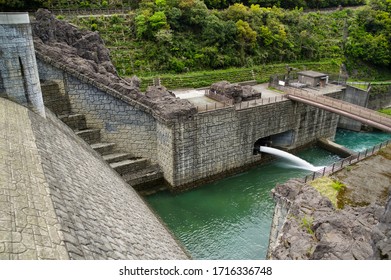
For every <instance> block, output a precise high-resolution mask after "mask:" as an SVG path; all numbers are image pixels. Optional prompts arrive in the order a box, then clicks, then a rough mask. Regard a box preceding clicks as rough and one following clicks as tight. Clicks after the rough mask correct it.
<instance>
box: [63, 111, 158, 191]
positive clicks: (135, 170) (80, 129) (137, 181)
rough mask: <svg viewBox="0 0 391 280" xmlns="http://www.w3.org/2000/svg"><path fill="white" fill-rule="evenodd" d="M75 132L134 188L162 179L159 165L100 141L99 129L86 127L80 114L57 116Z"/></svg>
mask: <svg viewBox="0 0 391 280" xmlns="http://www.w3.org/2000/svg"><path fill="white" fill-rule="evenodd" d="M58 117H59V118H60V120H62V121H63V122H64V123H65V124H67V125H68V126H69V127H70V128H72V129H73V130H74V131H75V134H76V135H78V136H79V137H81V138H82V139H83V140H84V141H86V142H87V143H88V144H90V146H91V147H92V148H93V149H94V150H95V151H96V152H98V153H99V154H100V155H101V156H102V158H103V159H104V160H105V161H106V162H107V163H108V164H109V165H110V166H111V168H113V169H114V170H115V171H117V172H118V173H119V174H120V175H121V176H122V178H123V179H124V180H125V181H126V182H127V183H128V184H129V185H131V186H132V187H134V188H135V189H136V190H139V191H140V192H143V191H145V189H146V186H147V185H148V184H149V185H153V184H154V183H158V182H159V181H163V173H162V171H161V170H160V167H159V165H157V164H152V163H151V162H150V160H149V159H146V158H139V157H135V156H133V155H132V154H131V153H127V152H123V151H117V150H116V144H115V143H107V142H101V135H100V129H94V128H88V127H87V123H86V119H85V116H84V115H82V114H67V115H60V116H58Z"/></svg>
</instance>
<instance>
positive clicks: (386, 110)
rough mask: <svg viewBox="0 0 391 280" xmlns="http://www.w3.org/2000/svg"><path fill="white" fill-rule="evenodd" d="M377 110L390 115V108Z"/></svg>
mask: <svg viewBox="0 0 391 280" xmlns="http://www.w3.org/2000/svg"><path fill="white" fill-rule="evenodd" d="M379 112H380V113H383V114H386V115H389V116H391V108H386V109H381V110H379Z"/></svg>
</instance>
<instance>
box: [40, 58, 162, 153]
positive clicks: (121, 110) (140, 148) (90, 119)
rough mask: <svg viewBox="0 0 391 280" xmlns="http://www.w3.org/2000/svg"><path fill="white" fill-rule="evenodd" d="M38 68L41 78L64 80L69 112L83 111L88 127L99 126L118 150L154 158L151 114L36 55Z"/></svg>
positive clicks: (106, 138) (155, 144) (154, 147)
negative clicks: (69, 107)
mask: <svg viewBox="0 0 391 280" xmlns="http://www.w3.org/2000/svg"><path fill="white" fill-rule="evenodd" d="M38 68H39V75H40V78H41V79H42V80H56V81H57V82H58V83H63V84H64V85H63V87H64V90H65V92H66V94H67V95H68V97H69V101H70V106H71V112H72V113H74V114H84V115H85V116H86V121H87V126H88V127H92V128H99V129H101V136H102V138H101V139H102V141H104V142H113V143H116V144H117V147H118V149H119V150H123V151H127V152H131V153H132V154H133V155H134V156H137V157H146V158H149V159H151V160H152V161H156V159H157V156H156V152H157V150H156V148H157V140H156V120H155V118H154V117H153V116H151V115H150V114H148V113H146V112H145V111H143V110H140V109H138V108H136V107H135V106H131V105H129V104H128V103H126V102H124V101H122V100H121V99H119V98H117V97H114V96H112V95H110V94H108V93H106V92H104V91H102V90H101V89H99V88H97V87H95V86H94V85H91V84H89V83H86V82H84V81H82V80H81V79H80V78H78V77H75V76H73V75H70V74H68V73H66V72H65V71H62V70H60V69H57V68H54V67H53V66H51V65H50V64H48V63H46V62H44V61H41V60H39V59H38Z"/></svg>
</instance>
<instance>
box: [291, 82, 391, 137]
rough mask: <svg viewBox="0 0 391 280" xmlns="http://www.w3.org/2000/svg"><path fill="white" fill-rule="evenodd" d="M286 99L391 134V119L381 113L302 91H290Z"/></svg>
mask: <svg viewBox="0 0 391 280" xmlns="http://www.w3.org/2000/svg"><path fill="white" fill-rule="evenodd" d="M286 97H287V98H289V99H291V100H294V101H298V102H302V103H305V104H308V105H312V106H315V107H318V108H320V109H323V110H326V111H330V112H333V113H336V114H339V115H341V116H344V117H347V118H351V119H354V120H356V121H359V122H361V123H363V124H367V125H369V126H371V127H375V128H378V129H380V130H383V131H385V132H389V133H391V118H390V117H388V116H387V115H384V114H381V113H379V112H376V111H373V110H370V109H367V108H364V107H361V106H358V105H354V104H351V103H348V102H345V101H342V100H338V99H335V98H331V97H327V96H324V95H316V94H314V93H310V92H307V91H305V90H301V89H292V90H289V91H288V92H287V94H286Z"/></svg>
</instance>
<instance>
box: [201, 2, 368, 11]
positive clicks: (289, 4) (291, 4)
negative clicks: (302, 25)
mask: <svg viewBox="0 0 391 280" xmlns="http://www.w3.org/2000/svg"><path fill="white" fill-rule="evenodd" d="M204 2H205V4H206V5H207V6H208V8H211V9H222V8H227V7H228V6H229V5H233V4H235V3H242V4H244V5H247V6H250V5H252V4H258V5H260V6H262V7H273V6H275V7H280V8H285V9H294V8H296V7H298V8H309V9H322V8H330V7H338V6H339V5H341V6H344V7H346V6H357V5H363V4H365V0H342V1H341V0H340V1H338V0H286V1H280V0H204Z"/></svg>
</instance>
